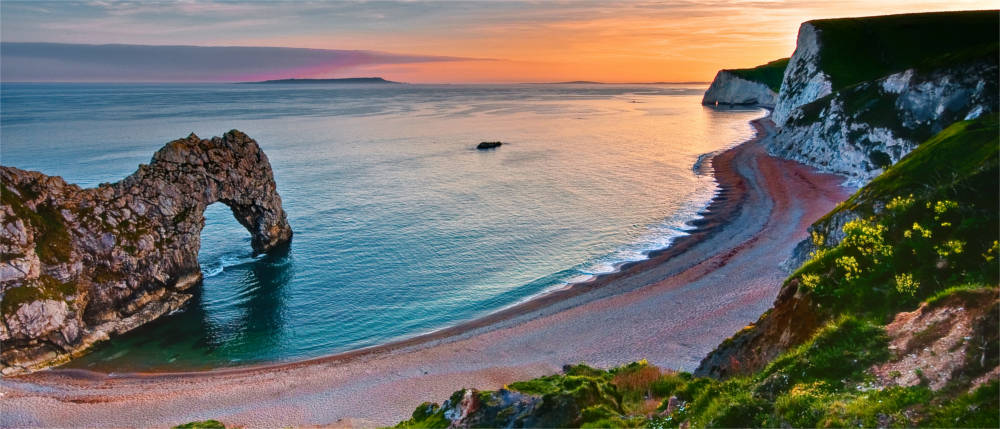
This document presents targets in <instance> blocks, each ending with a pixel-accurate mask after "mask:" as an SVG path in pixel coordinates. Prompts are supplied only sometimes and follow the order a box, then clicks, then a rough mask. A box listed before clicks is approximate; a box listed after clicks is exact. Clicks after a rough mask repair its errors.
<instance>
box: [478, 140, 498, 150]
mask: <svg viewBox="0 0 1000 429" xmlns="http://www.w3.org/2000/svg"><path fill="white" fill-rule="evenodd" d="M502 144H503V142H482V143H479V146H476V149H479V150H484V149H495V148H498V147H500V145H502Z"/></svg>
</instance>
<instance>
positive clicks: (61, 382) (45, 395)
mask: <svg viewBox="0 0 1000 429" xmlns="http://www.w3.org/2000/svg"><path fill="white" fill-rule="evenodd" d="M755 126H756V128H757V131H758V133H759V135H758V138H757V139H754V140H751V141H748V142H746V143H743V144H742V145H740V146H738V147H736V148H734V149H731V150H729V151H726V152H724V153H722V154H720V155H718V156H716V157H714V158H713V159H712V166H713V169H714V175H715V178H716V180H717V181H718V183H719V185H720V188H721V190H720V192H719V196H718V197H717V198H716V199H715V200H713V202H712V204H711V205H710V206H709V208H708V212H707V213H706V215H705V216H704V218H703V219H702V220H701V222H699V223H700V224H701V225H700V227H699V229H698V230H696V231H693V232H692V233H691V234H690V235H688V236H686V237H683V238H681V239H678V240H677V241H676V242H675V243H674V245H673V246H671V247H670V248H668V249H666V250H665V251H662V252H655V253H653V254H651V255H650V259H648V260H645V261H640V262H636V263H631V264H627V265H625V266H623V267H622V268H621V269H620V270H619V271H618V272H615V273H612V274H607V275H603V276H599V277H597V278H596V279H593V280H591V281H588V282H584V283H578V284H575V285H573V286H572V287H570V288H567V289H564V290H560V291H556V292H553V293H550V294H547V295H544V296H542V297H540V298H536V299H534V300H531V301H528V302H525V303H523V304H520V305H517V306H514V307H511V308H508V309H506V310H503V311H500V312H497V313H493V314H491V315H490V316H488V317H486V318H482V319H478V320H475V321H472V322H469V323H465V324H461V325H458V326H455V327H452V328H447V329H444V330H441V331H437V332H434V333H431V334H428V335H424V336H420V337H416V338H413V339H410V340H406V341H401V342H397V343H391V344H387V345H383V346H377V347H372V348H368V349H363V350H358V351H354V352H349V353H345V354H339V355H333V356H328V357H323V358H319V359H312V360H307V361H302V362H296V363H291V364H281V365H263V366H255V367H241V368H235V369H222V370H216V371H207V372H192V373H158V374H141V373H133V374H103V373H95V372H90V371H86V370H53V371H45V372H40V373H35V374H31V375H27V376H22V377H17V378H12V379H4V380H3V381H2V382H0V383H2V385H3V390H4V391H5V400H4V401H3V402H2V404H0V411H2V412H3V415H4V419H5V421H4V423H5V424H6V425H22V424H34V425H42V426H74V425H76V426H93V425H98V424H102V425H107V424H111V425H129V424H137V422H141V423H138V424H141V425H144V426H152V425H170V424H177V423H183V422H187V421H194V420H201V419H205V418H216V419H218V420H221V421H223V422H225V423H226V424H231V425H250V426H276V425H288V424H294V425H315V424H329V423H330V422H335V421H338V420H340V419H348V420H343V422H344V423H351V424H364V423H366V422H368V423H376V424H382V425H385V424H392V423H395V422H397V421H399V420H401V419H403V418H405V417H406V416H407V415H408V414H409V413H410V412H411V411H412V407H413V404H415V403H419V402H422V401H427V400H435V399H436V398H440V397H445V396H447V395H448V394H450V393H451V392H452V391H454V389H455V387H456V386H466V387H475V388H480V389H491V388H498V387H500V386H502V385H503V384H505V383H508V382H511V381H515V380H520V379H526V378H530V377H535V376H540V375H544V374H550V373H554V372H556V371H558V370H559V368H561V366H562V365H565V364H573V363H577V362H581V361H582V362H587V363H588V364H592V365H595V366H602V367H607V366H613V365H620V364H623V363H626V362H630V361H633V360H635V359H638V358H643V357H645V358H646V359H648V360H649V361H650V362H652V363H655V364H657V365H660V366H663V367H669V368H677V369H686V370H691V369H693V368H694V367H695V366H696V365H697V363H698V361H699V360H700V359H701V358H702V357H703V356H704V355H705V354H707V353H708V352H709V351H710V350H711V349H712V348H714V347H715V346H716V345H717V344H718V343H719V342H720V341H721V340H722V339H724V338H726V337H728V336H729V335H730V334H731V333H732V332H735V331H736V330H738V329H739V328H740V327H742V326H744V325H745V324H747V323H748V322H751V321H753V320H755V319H756V318H757V317H758V316H759V315H760V313H762V312H763V311H764V310H765V309H766V308H767V307H768V306H769V305H770V303H771V302H772V300H773V299H774V297H775V295H776V294H777V291H778V288H779V286H780V284H781V280H782V279H783V278H784V277H785V276H786V275H787V273H786V272H784V271H782V270H781V269H780V268H779V266H780V264H781V262H782V261H783V260H784V258H786V257H787V255H789V254H790V253H791V250H792V248H793V247H794V245H795V243H797V242H798V241H799V240H801V239H802V238H805V237H806V227H807V226H808V225H810V224H811V223H812V222H813V221H815V220H816V219H818V218H819V217H820V216H822V215H823V214H825V213H826V212H828V211H829V210H830V209H831V208H833V207H834V206H835V205H836V204H837V203H838V202H840V201H842V200H844V199H845V198H846V197H847V196H848V194H849V191H850V190H848V189H845V188H843V187H841V186H840V183H841V181H842V178H840V177H838V176H834V175H829V174H821V173H818V172H816V171H815V170H813V169H811V168H809V167H806V166H803V165H801V164H797V163H795V162H793V161H787V160H781V159H778V158H773V157H770V156H768V155H767V154H766V152H765V150H764V148H763V146H762V145H761V143H760V138H761V137H763V136H764V134H766V133H768V132H769V131H768V130H769V127H770V125H769V122H768V121H767V120H766V119H765V120H760V121H757V122H755ZM351 419H361V420H351Z"/></svg>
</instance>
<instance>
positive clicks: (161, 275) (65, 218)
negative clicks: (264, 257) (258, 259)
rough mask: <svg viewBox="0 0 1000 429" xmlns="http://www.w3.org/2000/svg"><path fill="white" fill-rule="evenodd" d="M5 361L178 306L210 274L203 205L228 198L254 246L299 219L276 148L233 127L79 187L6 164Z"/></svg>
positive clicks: (285, 233)
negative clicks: (284, 200) (204, 263)
mask: <svg viewBox="0 0 1000 429" xmlns="http://www.w3.org/2000/svg"><path fill="white" fill-rule="evenodd" d="M0 179H2V184H0V195H2V201H0V212H2V213H3V217H2V219H3V220H2V225H0V252H2V253H0V256H2V260H0V262H2V263H0V294H2V295H0V296H2V298H0V307H2V310H3V312H2V314H3V317H2V320H0V346H2V347H0V348H2V352H0V365H2V372H3V374H4V375H9V374H16V373H21V372H28V371H32V370H36V369H40V368H44V367H47V366H51V365H56V364H59V363H62V362H65V361H66V360H69V359H70V358H72V357H75V356H78V355H80V354H82V353H84V352H85V351H86V350H87V349H88V348H89V347H90V346H91V345H92V344H94V343H95V342H98V341H102V340H105V339H107V338H108V337H109V336H110V335H115V334H121V333H123V332H126V331H129V330H131V329H133V328H135V327H138V326H140V325H142V324H143V323H146V322H148V321H150V320H153V319H155V318H157V317H160V316H161V315H163V314H166V313H168V312H170V311H172V310H175V309H177V308H180V307H181V306H182V305H183V304H184V303H185V302H186V301H187V300H188V299H189V298H190V297H191V295H190V294H188V293H184V291H186V290H188V289H189V288H191V287H192V286H194V285H196V284H198V283H199V282H200V281H201V269H200V267H199V265H198V250H199V247H200V244H201V230H202V228H203V227H204V225H205V218H204V216H203V212H204V210H205V208H206V207H207V206H208V205H210V204H212V203H215V202H221V203H223V204H225V205H227V206H229V207H230V208H231V209H232V211H233V215H234V216H235V217H236V219H237V220H238V221H239V222H240V224H242V225H243V226H244V227H246V228H247V230H248V231H249V232H250V235H251V245H252V246H253V251H254V253H262V252H268V251H272V250H275V249H279V248H282V246H284V245H286V244H287V243H289V242H290V240H291V238H292V229H291V227H290V226H289V225H288V221H287V219H286V216H285V212H284V210H283V209H282V207H281V197H280V196H279V195H278V192H277V190H276V186H275V183H274V176H273V173H272V171H271V165H270V163H269V162H268V159H267V156H266V155H265V154H264V152H263V151H262V150H261V149H260V146H258V145H257V142H255V141H254V140H253V139H251V138H250V137H248V136H247V135H246V134H243V133H241V132H239V131H236V130H233V131H230V132H228V133H226V134H225V135H224V136H223V137H214V138H212V139H204V140H203V139H200V138H198V137H197V136H195V135H194V134H191V135H190V136H188V137H187V138H184V139H180V140H174V141H172V142H170V143H167V144H166V145H165V146H164V147H163V148H162V149H160V150H159V151H157V152H156V154H154V155H153V158H152V161H151V162H150V164H149V165H140V166H139V169H138V170H137V171H136V172H135V173H133V174H132V175H130V176H128V177H126V178H125V179H124V180H122V181H120V182H117V183H113V184H101V185H100V186H98V187H96V188H90V189H81V188H80V187H78V186H76V185H72V184H67V183H66V182H65V181H64V180H63V179H62V178H60V177H50V176H46V175H45V174H42V173H39V172H33V171H24V170H20V169H17V168H13V167H0Z"/></svg>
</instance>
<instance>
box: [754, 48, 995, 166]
mask: <svg viewBox="0 0 1000 429" xmlns="http://www.w3.org/2000/svg"><path fill="white" fill-rule="evenodd" d="M793 58H794V57H793ZM998 70H1000V69H998V67H997V56H996V55H987V56H985V58H980V59H976V60H973V61H970V62H966V63H960V64H956V65H953V66H950V67H943V68H934V69H931V70H918V69H907V70H905V71H902V72H899V73H894V74H892V75H889V76H886V77H884V78H882V79H878V80H875V81H870V82H863V83H860V84H857V85H853V86H851V87H848V88H845V89H843V90H840V91H837V92H835V93H832V94H829V95H827V96H825V97H822V98H820V99H819V100H816V101H812V102H810V103H807V104H805V105H801V106H799V107H796V108H793V109H791V110H790V111H788V112H787V116H786V117H785V118H784V126H782V127H781V128H780V129H779V130H778V132H777V133H776V134H775V135H774V137H773V138H771V139H770V140H768V141H767V142H766V145H767V148H768V151H769V152H770V153H771V154H773V155H776V156H780V157H783V158H788V159H794V160H796V161H799V162H802V163H804V164H808V165H812V166H814V167H817V168H819V169H822V170H825V171H828V172H832V173H837V174H840V175H843V176H846V177H848V178H849V183H851V184H854V185H862V184H864V183H867V182H868V181H870V180H871V179H873V178H875V177H876V176H878V175H879V174H881V173H882V171H884V169H885V168H886V167H888V166H890V165H892V164H895V163H896V162H898V161H899V160H900V159H902V158H903V157H904V156H906V154H908V153H910V151H912V150H913V149H914V148H915V147H916V146H917V145H918V144H919V143H920V142H922V141H924V140H926V139H927V138H929V137H931V136H932V135H934V134H936V133H937V132H939V131H941V130H942V129H944V128H945V127H947V126H948V125H950V124H952V123H954V122H956V121H960V120H964V119H975V118H977V117H979V116H981V115H983V114H987V113H991V112H995V111H997V110H998V105H1000V99H998V96H997V94H998V91H1000V89H998V86H997V82H998V80H1000V72H998ZM789 73H792V71H791V69H789ZM788 76H789V75H788V74H786V78H787V77H788ZM786 84H787V85H788V86H789V87H790V88H791V87H794V86H795V85H794V84H793V83H791V82H788V81H786ZM791 90H792V89H789V91H791ZM782 94H783V96H784V94H785V91H784V90H783V91H782ZM779 105H780V103H779ZM786 106H787V105H786ZM774 112H775V113H774V116H777V114H778V112H779V110H778V108H775V111H774Z"/></svg>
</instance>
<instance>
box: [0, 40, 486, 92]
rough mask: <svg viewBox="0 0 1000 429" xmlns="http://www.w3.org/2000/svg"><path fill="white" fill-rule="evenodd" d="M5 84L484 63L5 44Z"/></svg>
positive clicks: (314, 52) (229, 77)
mask: <svg viewBox="0 0 1000 429" xmlns="http://www.w3.org/2000/svg"><path fill="white" fill-rule="evenodd" d="M0 57H2V62H0V73H2V75H3V79H4V80H5V81H133V82H134V81H143V82H172V81H242V80H258V79H275V78H290V77H320V76H321V77H340V75H343V74H344V73H349V72H351V71H352V70H355V69H357V68H358V67H362V66H374V65H387V64H412V63H428V62H434V63H440V62H453V61H469V60H476V61H483V59H473V58H459V57H448V56H429V55H402V54H392V53H385V52H377V51H351V50H330V49H302V48H280V47H238V46H229V47H226V46H209V47H205V46H150V45H122V44H109V45H83V44H68V43H30V42H29V43H26V42H3V43H0Z"/></svg>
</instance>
